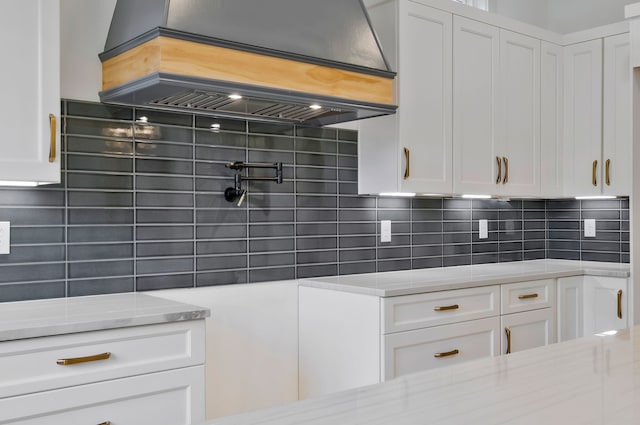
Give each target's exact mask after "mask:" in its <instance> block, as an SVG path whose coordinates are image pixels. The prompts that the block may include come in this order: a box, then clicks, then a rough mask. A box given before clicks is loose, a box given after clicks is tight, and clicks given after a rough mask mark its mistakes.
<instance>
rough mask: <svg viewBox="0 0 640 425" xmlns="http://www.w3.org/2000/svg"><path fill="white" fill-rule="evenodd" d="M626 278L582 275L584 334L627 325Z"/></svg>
mask: <svg viewBox="0 0 640 425" xmlns="http://www.w3.org/2000/svg"><path fill="white" fill-rule="evenodd" d="M627 315H628V310H627V279H622V278H614V277H601V276H585V277H584V335H593V334H597V333H601V332H606V331H611V330H616V329H624V328H626V327H627Z"/></svg>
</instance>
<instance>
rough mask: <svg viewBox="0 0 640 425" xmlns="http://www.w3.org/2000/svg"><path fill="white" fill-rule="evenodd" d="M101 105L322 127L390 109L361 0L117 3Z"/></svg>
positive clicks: (388, 86)
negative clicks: (137, 107)
mask: <svg viewBox="0 0 640 425" xmlns="http://www.w3.org/2000/svg"><path fill="white" fill-rule="evenodd" d="M100 60H101V61H102V90H103V91H102V92H101V93H100V99H101V100H102V101H103V102H105V103H117V104H127V105H138V106H142V105H144V106H153V107H156V108H160V109H167V110H178V111H188V112H198V113H204V114H211V115H216V116H227V117H241V118H244V119H255V120H265V121H280V122H294V123H301V124H304V125H313V126H322V125H326V124H335V123H339V122H345V121H353V120H357V119H362V118H369V117H374V116H380V115H388V114H393V113H394V112H395V110H396V106H395V105H394V104H393V103H394V96H393V87H394V84H393V80H394V77H395V73H393V72H391V71H390V70H389V66H388V64H387V61H386V60H385V58H384V55H383V53H382V50H381V49H380V44H379V43H378V40H377V38H376V36H375V33H374V32H373V30H372V28H371V24H370V22H369V17H368V15H367V13H366V9H365V7H364V4H363V3H362V0H263V1H259V0H118V2H117V4H116V8H115V12H114V15H113V19H112V22H111V28H110V29H109V35H108V38H107V42H106V46H105V52H104V53H102V54H100Z"/></svg>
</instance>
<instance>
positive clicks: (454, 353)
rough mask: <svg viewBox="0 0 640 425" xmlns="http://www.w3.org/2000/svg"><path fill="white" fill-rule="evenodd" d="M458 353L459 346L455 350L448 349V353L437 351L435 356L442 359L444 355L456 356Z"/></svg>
mask: <svg viewBox="0 0 640 425" xmlns="http://www.w3.org/2000/svg"><path fill="white" fill-rule="evenodd" d="M457 354H460V350H458V349H457V348H456V349H455V350H453V351H447V352H446V353H435V354H434V355H433V357H435V358H437V359H441V358H442V357H451V356H455V355H457Z"/></svg>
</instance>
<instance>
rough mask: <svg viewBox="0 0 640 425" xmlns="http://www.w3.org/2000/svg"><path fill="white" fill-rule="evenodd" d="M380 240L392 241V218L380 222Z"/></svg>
mask: <svg viewBox="0 0 640 425" xmlns="http://www.w3.org/2000/svg"><path fill="white" fill-rule="evenodd" d="M380 242H391V220H382V221H381V222H380Z"/></svg>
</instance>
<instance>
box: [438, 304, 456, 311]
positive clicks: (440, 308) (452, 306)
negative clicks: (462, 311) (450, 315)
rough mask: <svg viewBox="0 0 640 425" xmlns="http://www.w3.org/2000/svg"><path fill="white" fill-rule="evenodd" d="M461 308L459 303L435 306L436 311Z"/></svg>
mask: <svg viewBox="0 0 640 425" xmlns="http://www.w3.org/2000/svg"><path fill="white" fill-rule="evenodd" d="M459 308H460V306H459V305H458V304H454V305H445V306H443V307H435V308H434V309H433V310H434V311H450V310H457V309H459Z"/></svg>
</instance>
